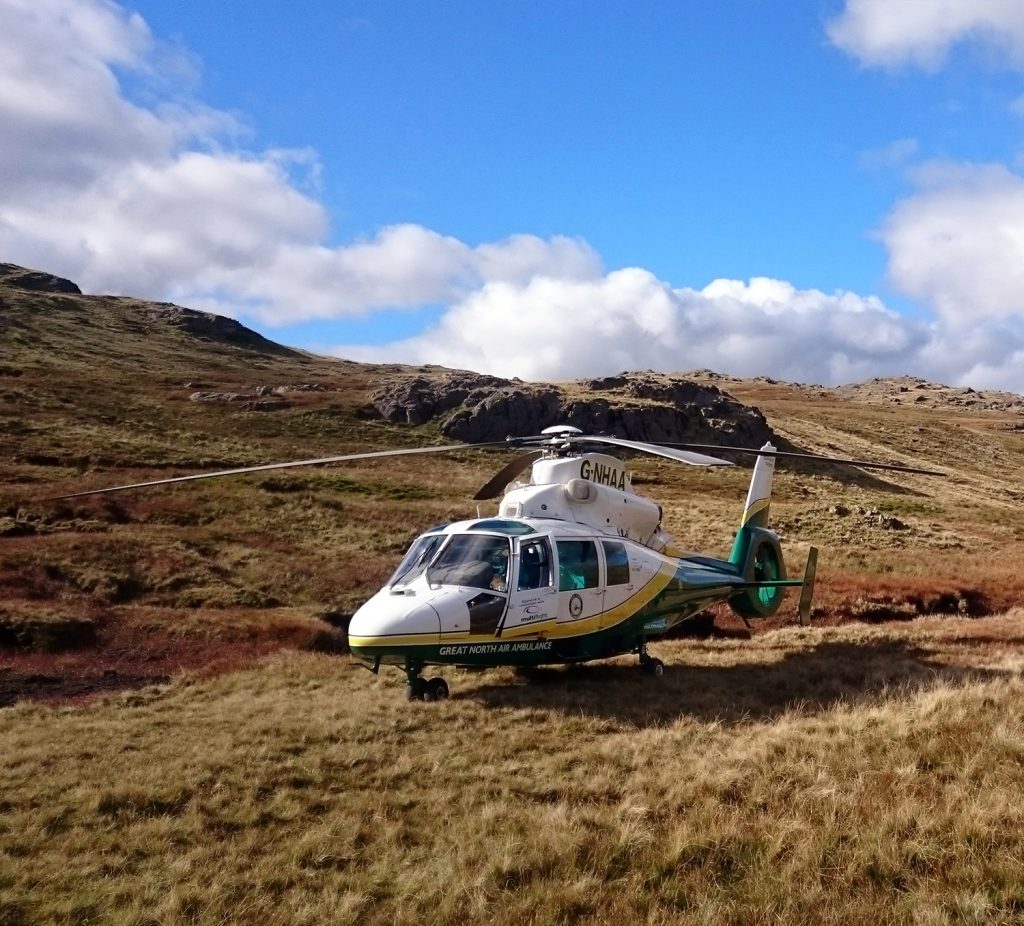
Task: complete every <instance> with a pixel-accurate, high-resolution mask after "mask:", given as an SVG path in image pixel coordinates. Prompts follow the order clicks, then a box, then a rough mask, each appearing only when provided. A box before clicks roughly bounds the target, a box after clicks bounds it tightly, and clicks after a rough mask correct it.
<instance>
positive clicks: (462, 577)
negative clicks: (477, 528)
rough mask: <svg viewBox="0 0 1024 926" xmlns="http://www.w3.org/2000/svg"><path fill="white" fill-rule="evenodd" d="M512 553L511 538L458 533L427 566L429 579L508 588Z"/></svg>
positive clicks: (476, 586) (481, 586) (448, 582)
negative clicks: (510, 555)
mask: <svg viewBox="0 0 1024 926" xmlns="http://www.w3.org/2000/svg"><path fill="white" fill-rule="evenodd" d="M510 553H511V540H510V539H509V538H508V537H493V536H489V535H487V534H455V535H454V536H453V537H452V539H451V540H450V541H449V542H448V544H447V545H446V546H445V548H444V549H443V550H442V551H441V553H440V554H439V555H438V557H437V559H435V560H434V561H433V562H432V563H431V564H430V568H429V569H427V581H428V582H429V583H430V584H431V585H462V586H468V587H470V588H489V589H492V590H494V591H499V592H503V591H506V590H507V588H508V564H509V554H510Z"/></svg>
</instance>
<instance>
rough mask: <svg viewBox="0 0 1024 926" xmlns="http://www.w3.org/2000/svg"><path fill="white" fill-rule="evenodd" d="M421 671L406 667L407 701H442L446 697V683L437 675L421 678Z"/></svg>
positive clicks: (420, 669)
mask: <svg viewBox="0 0 1024 926" xmlns="http://www.w3.org/2000/svg"><path fill="white" fill-rule="evenodd" d="M422 671H423V669H422V668H414V667H413V666H406V668H405V675H406V679H407V680H406V683H405V696H406V698H407V699H408V700H409V701H444V700H445V699H446V698H447V697H448V683H447V682H446V681H445V680H444V679H443V678H441V676H439V675H435V676H434V677H433V678H423V677H422V676H421V675H420V673H421V672H422Z"/></svg>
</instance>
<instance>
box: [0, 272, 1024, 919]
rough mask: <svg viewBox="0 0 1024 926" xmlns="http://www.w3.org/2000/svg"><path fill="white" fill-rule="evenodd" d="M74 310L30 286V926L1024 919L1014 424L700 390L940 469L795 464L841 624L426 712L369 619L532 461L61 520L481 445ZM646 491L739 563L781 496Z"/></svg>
mask: <svg viewBox="0 0 1024 926" xmlns="http://www.w3.org/2000/svg"><path fill="white" fill-rule="evenodd" d="M58 283H59V281H58V282H57V283H55V282H54V278H50V277H47V276H46V275H45V274H37V275H28V276H26V275H25V272H24V271H21V270H20V268H12V267H10V266H9V265H3V266H2V267H0V433H2V435H3V443H4V447H5V453H4V454H3V455H2V457H0V493H2V495H0V705H6V706H7V707H6V709H4V710H2V711H0V922H2V923H5V924H7V923H9V924H12V926H14V924H21V923H49V922H54V923H58V922H60V923H91V922H104V923H106V922H111V923H119V924H129V923H130V924H144V923H176V922H192V923H223V922H237V923H282V924H283V923H321V922H380V923H385V922H386V923H412V922H423V921H430V922H437V923H462V922H467V921H485V920H486V921H494V922H506V923H520V922H532V923H560V922H581V921H582V922H633V921H638V922H652V923H659V922H666V923H668V922H672V923H675V922H684V923H686V922H692V923H701V922H709V923H710V922H715V923H717V922H735V923H749V922H765V923H768V922H780V921H789V922H810V921H814V922H822V923H861V922H899V923H952V922H984V923H999V922H1006V923H1011V922H1018V921H1019V920H1020V918H1021V916H1022V915H1024V914H1022V912H1021V911H1022V910H1024V835H1022V833H1024V828H1022V826H1021V823H1022V820H1021V815H1022V813H1024V811H1022V809H1021V802H1020V800H1019V795H1020V794H1021V793H1022V787H1024V724H1022V722H1021V721H1020V719H1019V718H1020V717H1021V716H1022V714H1024V711H1022V707H1024V679H1022V676H1021V667H1022V656H1024V633H1022V628H1024V611H1022V610H1021V607H1020V605H1021V603H1022V602H1024V571H1022V570H1021V569H1020V568H1019V565H1018V563H1019V557H1020V550H1021V542H1022V539H1024V526H1022V524H1021V521H1020V517H1019V511H1020V505H1021V501H1022V499H1024V434H1022V431H1024V400H1021V399H1020V397H1016V396H1009V395H1003V394H996V393H984V392H976V391H973V390H970V389H963V388H951V387H946V386H942V385H939V384H933V383H926V382H923V381H920V380H914V379H900V380H885V381H875V382H872V383H866V384H860V385H858V386H853V387H846V388H842V389H828V388H824V387H818V386H806V385H794V384H787V383H778V382H772V381H770V380H765V379H759V380H738V379H732V378H729V377H723V376H719V375H716V374H713V373H710V372H708V371H701V372H698V373H694V374H691V375H690V376H689V378H690V379H693V380H695V381H697V382H702V383H706V384H714V385H715V386H717V387H718V388H720V389H722V390H724V391H726V392H727V393H728V394H729V395H730V396H731V397H733V398H735V399H736V400H738V401H739V402H741V403H744V404H746V405H748V406H756V407H757V408H759V409H760V411H761V412H762V413H763V414H764V416H765V417H766V419H767V421H768V423H769V424H770V426H771V428H772V430H773V432H774V433H775V434H776V435H778V436H779V438H780V439H782V440H784V441H786V442H787V443H788V444H789V445H792V446H793V447H795V448H799V449H801V450H806V451H809V452H823V453H837V454H841V455H843V456H853V457H860V458H876V459H883V460H888V461H891V462H898V463H907V464H910V465H923V466H928V467H931V468H936V469H940V470H942V471H943V472H945V473H946V474H947V475H946V476H945V477H944V478H941V479H936V478H932V477H925V476H913V475H894V474H884V475H880V474H877V473H876V474H869V473H865V472H863V471H858V470H855V469H853V468H850V467H842V466H829V467H823V466H821V465H814V466H810V465H802V466H795V467H794V466H790V467H781V466H780V468H779V471H778V474H777V478H776V494H775V498H774V501H773V521H774V524H775V526H776V527H777V528H778V529H779V531H780V532H781V534H782V536H783V540H784V543H785V548H786V550H787V553H788V554H789V557H790V561H791V563H797V562H800V561H801V560H802V555H803V552H804V551H805V550H806V548H807V546H808V545H810V544H812V543H813V544H816V545H818V546H819V547H820V548H821V560H820V564H819V584H818V593H817V598H816V607H815V615H814V617H815V624H816V626H812V627H811V628H810V629H807V630H804V629H800V628H798V627H794V626H793V622H792V616H791V615H790V614H788V613H787V614H786V616H785V617H780V618H776V619H773V620H772V621H771V622H769V623H767V624H766V625H765V626H763V627H761V628H759V629H758V630H757V631H756V632H755V633H754V634H753V635H751V634H749V633H747V632H746V631H745V630H744V629H743V628H742V626H741V625H739V624H737V623H735V622H733V621H732V620H731V619H730V618H729V617H728V615H726V614H713V615H711V619H709V620H707V621H705V622H703V624H702V626H701V630H702V634H703V635H702V636H699V637H692V638H688V639H679V640H674V641H667V642H664V643H662V644H658V645H657V652H658V655H659V656H661V657H662V658H663V659H665V661H666V662H667V663H668V670H667V672H666V675H665V677H664V678H663V679H662V680H660V681H658V682H656V683H655V682H652V681H651V680H650V679H649V678H648V677H647V676H644V675H642V674H641V673H639V672H637V671H636V670H635V666H634V665H633V661H631V660H628V659H621V660H615V661H612V662H610V663H607V664H601V665H598V664H595V665H591V666H585V667H581V668H577V669H573V670H567V669H552V670H550V671H545V672H541V673H538V674H536V675H535V676H534V677H532V678H529V679H525V678H520V677H518V676H515V675H514V674H513V673H511V672H510V671H503V670H499V671H495V672H491V673H485V674H471V673H466V672H458V671H454V672H451V673H448V675H449V681H450V682H451V683H452V689H453V697H452V699H451V700H450V701H449V702H447V703H445V704H443V705H429V704H412V705H410V704H407V703H406V702H405V700H404V699H403V698H402V697H401V685H400V683H399V677H398V676H397V675H396V676H387V675H383V674H382V675H381V676H380V677H374V676H372V675H370V674H369V673H367V672H365V671H364V670H362V669H360V668H358V667H356V666H355V665H353V664H352V663H351V662H350V661H349V659H348V657H347V656H346V655H345V652H344V633H343V630H344V621H345V616H346V615H347V614H348V613H350V612H351V610H352V609H353V608H354V607H355V606H356V605H357V604H358V603H359V602H360V601H361V600H362V599H364V598H366V597H367V596H368V595H369V594H371V593H372V592H373V591H374V590H375V589H376V588H377V587H378V586H379V585H380V584H381V583H382V581H383V580H384V579H385V578H386V576H387V575H388V573H389V572H390V570H391V569H392V568H393V566H394V564H395V562H396V559H397V558H398V557H399V556H400V555H401V552H402V551H403V550H404V548H405V547H406V546H407V545H408V543H409V541H410V540H411V539H412V537H413V536H414V535H415V534H416V533H417V532H418V531H419V530H420V529H422V528H423V527H425V526H429V525H431V524H435V523H440V522H444V521H449V520H452V519H454V518H458V517H464V516H466V515H469V514H472V513H473V512H474V511H475V505H474V504H473V503H471V502H469V501H468V500H469V499H470V498H471V497H472V495H473V493H474V492H475V491H476V489H477V488H479V486H480V485H482V484H483V483H484V482H486V481H487V479H488V478H489V477H490V475H491V474H492V473H493V472H494V471H495V470H496V469H498V468H499V467H500V466H501V465H503V463H504V461H505V458H504V457H501V456H500V455H497V454H495V453H491V452H484V451H472V450H466V451H459V452H457V453H455V454H452V455H450V456H444V457H440V456H438V457H433V456H432V457H429V458H425V459H424V460H421V461H418V462H416V463H411V462H410V461H409V460H407V459H392V460H387V459H385V460H375V461H368V462H361V463H355V464H352V465H346V466H345V467H344V468H313V469H310V470H289V471H285V472H283V473H281V472H279V473H268V474H253V475H251V476H248V477H245V478H240V479H231V480H223V481H217V482H212V483H211V482H202V483H195V484H185V485H180V486H174V487H168V488H163V489H160V490H156V491H152V492H145V493H124V494H119V495H112V496H97V497H89V498H83V499H73V500H67V501H54V500H53V496H56V495H60V494H63V493H67V492H73V491H76V490H80V489H87V488H94V487H99V486H103V485H110V484H120V483H125V482H132V481H136V480H141V479H147V478H159V477H161V476H164V475H171V474H178V473H191V472H199V471H203V470H210V469H221V468H230V467H234V466H245V465H251V464H259V463H265V462H272V461H277V460H288V459H307V458H314V457H320V456H326V455H331V454H341V453H347V452H357V451H360V450H365V449H387V448H393V447H399V446H410V445H415V444H421V443H446V442H448V441H447V440H446V439H444V438H443V436H442V433H441V424H440V422H439V421H437V420H428V421H425V422H423V423H421V424H417V425H408V424H404V425H403V424H395V423H393V422H389V421H387V420H385V419H384V418H383V417H381V416H380V415H379V414H377V413H375V411H374V409H373V405H372V402H371V400H370V396H371V394H372V393H373V391H374V390H375V389H378V388H379V387H380V386H381V384H382V383H389V382H396V381H399V380H401V379H402V378H403V377H405V378H408V377H410V376H417V377H427V378H436V377H438V376H441V375H442V374H443V372H444V371H439V370H438V369H437V368H433V367H424V368H416V369H414V370H410V369H409V368H403V367H399V366H389V365H380V366H371V365H362V364H355V363H350V362H347V361H343V360H336V359H330V358H322V357H317V356H313V355H311V354H307V353H304V352H302V351H295V350H290V349H287V348H283V347H281V346H279V345H276V344H273V343H272V342H270V341H266V340H265V339H263V338H261V337H260V336H258V335H256V334H254V333H253V332H249V331H248V330H247V329H244V328H243V327H242V326H240V325H237V324H236V323H233V322H230V321H228V320H224V319H217V318H216V317H213V316H207V315H204V314H203V313H192V312H188V311H187V310H184V309H180V308H178V307H176V306H171V305H167V304H155V303H149V302H145V301H142V300H136V299H131V298H123V297H101V296H82V295H80V294H78V293H76V292H74V291H73V290H72V289H69V288H68V287H66V286H62V285H58ZM561 388H563V389H564V390H566V391H567V392H572V393H573V394H574V395H577V397H578V398H581V399H584V400H585V399H586V389H585V388H584V387H583V386H582V385H581V384H561ZM638 401H640V400H638ZM630 467H631V469H633V471H634V473H635V484H636V486H637V488H638V490H639V491H641V492H642V493H644V494H646V495H649V496H650V497H652V498H654V499H656V500H657V501H658V502H660V503H661V504H662V505H664V507H665V525H666V528H667V529H668V530H669V531H670V532H671V533H672V534H673V535H674V536H675V537H676V538H677V539H678V541H679V542H680V543H681V544H682V545H683V546H686V547H689V548H691V549H694V550H699V551H702V552H709V553H712V554H715V555H723V554H725V553H726V552H727V550H728V546H729V543H730V541H731V537H732V533H733V531H734V528H735V522H736V518H737V517H738V514H739V509H740V505H741V503H742V497H743V493H744V491H745V487H746V482H747V480H748V478H749V469H747V468H745V467H743V466H740V467H737V468H736V469H735V470H731V471H717V472H707V471H701V470H691V469H686V468H683V467H678V466H675V465H672V464H669V463H668V462H665V461H657V460H640V459H636V460H631V461H630ZM787 610H791V609H787Z"/></svg>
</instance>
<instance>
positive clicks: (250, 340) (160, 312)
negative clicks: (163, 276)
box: [149, 302, 302, 357]
mask: <svg viewBox="0 0 1024 926" xmlns="http://www.w3.org/2000/svg"><path fill="white" fill-rule="evenodd" d="M149 314H150V315H151V317H153V318H154V319H157V320H159V321H162V322H164V323H165V324H168V325H170V326H171V327H173V328H178V329H180V330H182V331H184V332H186V333H187V334H190V335H192V336H193V337H195V338H198V339H200V340H206V341H217V342H220V343H222V344H230V345H232V346H234V347H245V348H248V349H249V350H255V351H259V352H260V353H263V354H275V355H278V356H290V357H300V356H302V353H301V351H297V350H293V349H292V348H290V347H285V346H283V345H282V344H277V343H276V342H274V341H271V340H270V339H269V338H265V337H263V335H261V334H257V333H256V332H255V331H253V330H252V329H251V328H246V327H245V325H243V324H241V323H240V322H237V321H235V320H234V319H233V318H226V317H225V316H223V315H214V314H213V313H212V312H198V311H196V310H195V309H184V308H182V307H181V306H180V305H174V304H173V303H170V302H160V303H154V304H153V306H152V308H151V310H150V313H149Z"/></svg>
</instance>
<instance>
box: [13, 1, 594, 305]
mask: <svg viewBox="0 0 1024 926" xmlns="http://www.w3.org/2000/svg"><path fill="white" fill-rule="evenodd" d="M7 7H8V8H7V9H5V14H7V15H5V22H4V30H3V31H0V124H2V125H3V126H4V131H3V136H2V138H0V180H2V183H0V252H2V253H3V254H4V256H5V259H7V260H13V261H16V262H21V263H27V264H31V265H36V266H40V267H44V268H46V269H48V270H51V271H54V272H58V273H62V274H65V275H67V276H71V277H73V278H75V279H76V280H77V281H78V282H79V283H80V284H81V285H82V286H84V287H85V288H86V290H88V291H108V292H111V291H112V292H124V293H127V292H130V293H133V294H136V295H143V296H155V297H168V296H170V297H172V298H175V299H178V300H180V301H183V302H188V303H191V304H195V305H198V306H201V307H209V308H213V309H215V310H220V311H224V312H227V313H229V314H238V313H240V312H247V313H249V314H252V315H254V316H257V317H259V318H262V319H263V320H265V321H270V322H283V321H296V320H300V319H311V318H330V317H339V316H345V315H353V314H362V313H366V312H368V311H372V310H373V309H376V308H380V307H416V306H420V305H422V304H424V303H429V302H438V301H450V300H453V299H457V298H459V297H461V296H462V295H464V294H465V293H467V292H469V291H471V290H472V289H473V288H475V287H478V286H480V285H481V284H483V283H485V282H487V281H491V280H508V281H513V282H521V281H524V280H527V279H530V278H532V277H534V276H538V275H545V274H549V275H554V276H560V277H561V276H567V277H570V278H576V277H580V276H588V275H594V274H598V273H600V270H601V267H600V260H599V259H598V257H597V255H596V254H595V253H594V251H593V250H592V249H591V248H590V247H589V246H587V245H586V244H585V243H583V242H581V241H579V240H576V239H571V238H567V237H555V238H552V239H549V240H544V239H541V238H538V237H536V236H532V235H516V236H513V237H511V238H508V239H506V240H504V241H499V242H493V243H487V244H483V245H481V246H479V247H477V248H472V247H470V246H469V245H466V244H464V243H463V242H461V241H457V240H456V239H454V238H451V237H448V236H445V235H441V234H438V233H437V232H434V231H431V230H429V229H426V228H422V227H420V226H417V225H399V226H394V227H390V228H385V229H383V230H381V231H380V232H378V233H377V234H376V235H375V236H374V237H373V238H371V239H369V240H365V241H359V242H356V243H354V244H351V245H348V246H343V247H329V246H327V245H325V244H324V243H323V239H324V236H325V234H326V229H327V225H328V221H327V215H326V213H325V211H324V209H323V207H322V205H321V204H320V203H319V202H317V201H316V200H315V199H314V198H313V196H312V195H310V194H311V193H315V191H316V188H317V183H316V176H317V174H318V171H319V165H318V164H317V163H316V159H315V156H314V155H312V154H311V153H310V152H309V151H297V152H296V151H283V152H282V151H267V152H261V153H246V152H240V151H225V150H222V147H221V140H222V139H223V138H224V137H225V136H227V137H235V136H237V135H238V134H240V132H241V127H240V126H239V125H238V123H237V121H236V120H235V119H234V118H233V117H232V116H230V115H229V114H227V113H223V112H220V111H217V110H214V109H211V108H209V107H206V106H203V105H202V104H201V103H198V102H196V101H194V100H190V99H187V98H168V97H167V96H166V95H164V96H161V95H160V91H161V90H163V89H165V88H166V86H167V84H168V80H167V78H168V75H167V74H165V73H163V72H161V71H159V70H158V69H159V68H160V67H161V66H169V67H170V70H171V73H172V74H174V75H177V74H180V72H181V69H182V67H183V66H184V67H185V70H186V71H187V70H188V65H189V62H188V61H187V55H186V54H185V53H181V52H175V53H173V54H172V53H170V52H169V51H168V49H166V48H164V47H163V46H160V45H159V43H157V42H155V41H154V39H153V37H152V36H151V35H150V32H149V29H148V27H147V26H146V24H145V23H144V22H143V21H142V19H141V18H140V17H138V16H137V15H133V14H129V13H127V12H126V11H124V10H123V9H122V8H121V7H119V6H117V5H116V4H114V3H110V2H106V0H7ZM183 62H184V64H183ZM120 72H130V73H132V74H133V75H134V76H135V78H136V79H138V80H142V81H149V83H150V86H149V93H148V95H149V96H155V97H156V98H157V99H158V100H159V102H158V103H156V104H154V106H153V107H152V108H150V109H146V108H144V107H141V106H138V105H136V104H134V103H132V102H130V101H129V100H128V99H127V97H126V95H125V93H124V90H123V88H122V86H121V84H120V83H119V80H118V74H119V73H120ZM296 167H302V168H305V169H306V170H307V172H308V173H310V174H311V175H312V183H308V184H306V185H305V186H306V188H307V191H306V192H303V191H302V190H301V189H300V188H299V185H298V184H297V182H296V181H295V179H294V178H293V177H292V176H291V170H292V169H294V168H296Z"/></svg>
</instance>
